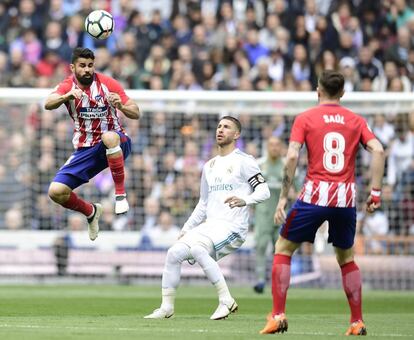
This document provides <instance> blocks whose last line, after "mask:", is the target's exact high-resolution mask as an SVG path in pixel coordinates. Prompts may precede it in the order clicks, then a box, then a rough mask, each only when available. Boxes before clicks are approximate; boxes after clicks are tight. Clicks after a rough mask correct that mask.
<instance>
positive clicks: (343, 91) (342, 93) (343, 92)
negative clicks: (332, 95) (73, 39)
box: [339, 90, 345, 98]
mask: <svg viewBox="0 0 414 340" xmlns="http://www.w3.org/2000/svg"><path fill="white" fill-rule="evenodd" d="M344 94H345V90H342V92H341V95H340V96H339V98H342V96H343V95H344Z"/></svg>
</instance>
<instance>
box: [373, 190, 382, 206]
mask: <svg viewBox="0 0 414 340" xmlns="http://www.w3.org/2000/svg"><path fill="white" fill-rule="evenodd" d="M380 201H381V190H380V189H375V188H372V189H371V202H372V203H379V202H380Z"/></svg>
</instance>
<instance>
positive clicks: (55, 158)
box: [0, 0, 414, 235]
mask: <svg viewBox="0 0 414 340" xmlns="http://www.w3.org/2000/svg"><path fill="white" fill-rule="evenodd" d="M96 8H101V9H106V10H108V11H110V12H111V13H112V14H113V15H114V19H115V27H116V29H115V32H114V33H113V34H112V36H111V37H110V38H109V39H107V40H102V41H98V40H94V39H92V38H91V37H90V36H88V35H87V34H86V33H85V32H84V28H83V22H84V19H85V17H86V15H87V14H88V13H89V12H90V11H91V10H92V9H96ZM76 46H84V47H89V48H91V49H93V50H94V51H95V54H96V70H97V71H98V72H103V73H106V74H108V75H110V76H112V77H114V78H115V79H117V80H119V81H120V82H121V83H122V84H123V85H124V86H125V88H128V89H150V90H162V89H172V90H240V91H245V90H257V91H311V90H314V89H315V88H316V82H317V75H318V73H319V72H320V71H321V70H324V69H336V70H340V71H341V72H343V74H344V75H345V77H346V91H397V92H402V91H404V92H412V91H413V86H414V1H412V0H411V1H410V0H382V1H375V0H364V1H361V0H352V1H351V0H349V1H337V0H323V1H322V0H291V1H285V0H261V1H260V0H257V1H250V0H232V1H229V0H202V1H193V0H152V1H128V0H112V1H111V0H106V1H105V0H101V1H93V0H65V1H63V0H20V1H17V0H3V1H2V2H1V3H0V86H1V87H35V88H52V87H54V86H55V85H56V84H57V83H58V82H60V81H61V80H62V79H64V77H65V76H67V75H68V74H69V73H70V70H69V62H70V56H71V51H72V49H73V48H74V47H76ZM138 104H139V103H138ZM28 110H29V114H27V111H26V110H22V107H21V106H18V105H16V106H12V107H4V106H0V111H1V115H2V116H3V117H2V118H0V121H1V122H2V125H1V126H0V142H1V144H2V145H4V146H5V147H2V148H1V150H0V154H1V157H2V159H3V160H6V161H5V162H4V163H3V164H0V188H1V192H2V193H7V197H6V195H2V196H3V197H1V198H0V210H1V214H0V216H1V217H0V227H1V228H11V229H18V228H34V229H63V228H66V227H67V226H69V227H70V228H71V229H72V230H76V229H81V228H84V227H85V226H84V225H83V224H82V223H80V222H79V219H77V218H76V216H75V217H74V216H72V215H71V216H67V215H65V214H64V213H63V210H60V209H59V208H57V207H56V206H54V205H53V204H52V203H51V202H50V200H49V199H48V197H47V187H48V184H49V182H50V181H51V179H52V178H53V174H54V173H55V171H56V167H57V166H58V165H59V164H63V163H64V161H65V159H66V158H67V157H68V154H69V153H70V147H71V145H70V138H71V132H72V131H71V122H70V118H69V117H68V116H67V115H65V114H64V111H63V110H56V111H54V112H49V111H44V110H43V109H42V108H41V105H40V104H39V105H31V106H30V107H29V108H28ZM5 117H6V118H5ZM240 119H241V121H242V125H243V128H244V130H243V135H242V136H243V138H242V140H241V142H240V145H239V146H240V148H242V149H243V150H245V151H246V152H248V153H251V154H253V155H254V156H256V157H260V156H262V152H263V150H264V141H265V140H266V139H267V137H268V136H269V134H270V135H272V134H273V135H276V136H278V137H281V138H282V139H284V141H285V142H287V141H286V138H287V136H288V132H289V128H290V126H291V123H292V121H291V119H290V118H289V119H288V118H286V117H283V116H273V117H264V116H263V117H258V116H251V115H248V114H244V115H242V116H240ZM370 119H371V126H372V127H373V130H374V132H375V134H376V136H377V137H378V138H379V139H380V141H381V142H382V143H383V144H384V146H385V147H386V150H387V174H386V185H385V187H384V190H383V191H384V192H383V208H382V210H381V211H379V212H378V213H376V214H374V215H372V216H363V214H362V213H361V217H360V222H361V224H365V225H367V226H368V227H365V228H362V230H365V231H366V232H370V233H373V234H381V233H382V234H397V235H408V234H414V113H413V112H412V113H407V114H405V115H404V114H403V115H397V116H393V115H382V114H378V115H375V116H373V117H370ZM22 121H26V122H27V124H25V129H23V126H22V124H21V123H22ZM216 121H217V117H201V116H200V117H199V116H194V117H189V116H188V115H185V114H183V113H177V114H176V115H174V116H173V117H172V116H171V115H168V114H166V113H164V112H154V113H152V114H150V115H145V116H144V117H143V118H142V119H141V120H140V121H128V122H125V124H126V130H127V132H128V133H129V135H130V136H131V138H132V141H133V154H132V156H131V157H130V159H129V160H128V161H127V162H126V166H127V174H128V176H127V182H128V183H127V188H128V189H127V190H128V197H129V201H130V205H131V207H132V211H131V213H130V214H129V215H128V216H125V217H121V218H116V217H115V216H114V215H113V213H112V201H111V198H110V197H111V194H112V190H113V184H112V182H111V175H110V173H109V172H104V173H102V174H100V175H98V176H97V177H96V178H95V180H94V181H93V185H92V186H86V187H85V188H84V189H82V194H83V195H85V196H86V197H91V198H92V199H96V200H98V199H99V200H102V201H103V205H104V211H105V213H104V215H103V219H102V226H101V227H102V229H115V230H123V229H131V230H137V229H142V230H144V231H146V232H148V233H151V232H158V233H159V232H160V230H174V231H176V232H178V231H177V230H178V227H177V226H181V225H182V223H183V222H184V221H185V219H186V217H187V216H188V213H189V212H190V211H191V210H192V208H193V207H194V205H195V204H196V202H197V200H198V190H199V188H198V182H199V175H200V169H201V166H202V164H203V162H204V161H205V160H206V159H208V158H209V157H211V155H212V154H213V153H214V147H213V146H214V133H212V131H214V128H215V126H214V124H215V122H216ZM264 122H266V123H267V124H264ZM10 131H13V132H12V134H11V135H10ZM28 139H29V142H28ZM26 145H32V149H31V150H29V152H27V149H26ZM358 161H359V162H360V164H361V166H360V167H359V170H358V174H357V181H358V188H359V189H360V190H359V192H360V195H359V196H360V197H359V199H360V200H362V198H363V197H365V192H364V190H361V188H362V189H363V188H365V187H366V186H367V180H366V172H367V171H368V169H367V164H368V162H367V160H366V155H365V154H364V153H363V154H362V156H361V157H360V158H359V159H358ZM301 166H302V169H304V168H305V166H306V164H301ZM302 173H303V171H302ZM95 188H97V189H98V190H96V189H95ZM88 191H89V192H88ZM15 202H19V203H18V204H15ZM21 202H24V204H22V203H21ZM25 212H26V213H25ZM27 212H29V213H27ZM378 221H380V222H378ZM379 225H381V226H383V228H382V229H378V228H376V226H379ZM369 226H371V227H369ZM384 226H386V228H385V227H384ZM154 230H155V231H154Z"/></svg>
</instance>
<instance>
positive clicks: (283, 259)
mask: <svg viewBox="0 0 414 340" xmlns="http://www.w3.org/2000/svg"><path fill="white" fill-rule="evenodd" d="M290 263H291V257H290V256H287V255H283V254H275V256H274V258H273V265H272V297H273V310H272V313H270V314H269V315H268V316H267V323H266V326H265V327H264V328H263V329H262V330H261V331H260V334H271V333H283V332H286V331H287V328H288V323H287V319H286V317H285V307H286V297H287V291H288V288H289V283H290Z"/></svg>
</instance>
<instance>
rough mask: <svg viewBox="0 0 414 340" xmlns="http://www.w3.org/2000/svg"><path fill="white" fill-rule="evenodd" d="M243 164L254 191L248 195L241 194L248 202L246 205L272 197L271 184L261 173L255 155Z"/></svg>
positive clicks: (244, 171) (244, 173)
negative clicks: (269, 184)
mask: <svg viewBox="0 0 414 340" xmlns="http://www.w3.org/2000/svg"><path fill="white" fill-rule="evenodd" d="M243 165H244V166H243V175H244V176H245V179H246V180H247V182H248V183H249V184H250V186H251V187H252V189H253V192H252V193H251V194H250V195H247V196H240V198H241V199H243V200H244V201H245V202H246V205H252V204H257V203H260V202H263V201H264V200H267V199H268V198H269V197H270V190H269V186H268V185H267V183H266V180H265V179H264V177H263V176H262V174H261V173H260V168H259V165H258V164H257V162H256V160H255V159H254V158H253V157H251V158H250V157H249V158H248V160H247V161H246V162H244V163H243Z"/></svg>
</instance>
